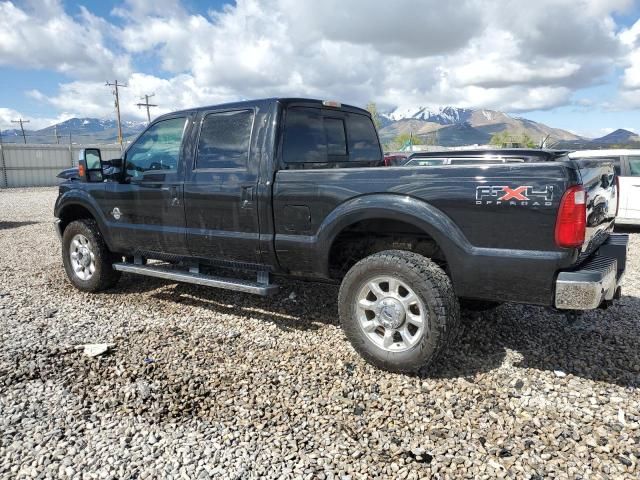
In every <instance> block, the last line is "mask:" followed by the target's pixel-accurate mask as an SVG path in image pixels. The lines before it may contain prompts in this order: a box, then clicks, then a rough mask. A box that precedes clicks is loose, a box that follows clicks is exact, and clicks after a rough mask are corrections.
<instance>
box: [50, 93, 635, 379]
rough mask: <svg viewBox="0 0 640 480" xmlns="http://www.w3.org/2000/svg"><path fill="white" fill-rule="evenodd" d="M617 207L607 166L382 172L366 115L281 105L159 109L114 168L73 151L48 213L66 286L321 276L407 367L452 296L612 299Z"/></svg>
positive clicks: (350, 321) (268, 282) (619, 249)
mask: <svg viewBox="0 0 640 480" xmlns="http://www.w3.org/2000/svg"><path fill="white" fill-rule="evenodd" d="M616 209H617V182H616V177H615V174H614V169H613V166H612V165H611V164H609V163H606V162H591V161H589V160H570V159H568V158H567V157H560V158H556V159H553V160H552V161H529V162H521V163H500V164H487V163H486V162H485V163H482V162H480V163H478V164H473V163H471V164H469V163H465V164H463V165H442V166H429V167H421V166H416V167H412V166H402V167H383V156H382V150H381V148H380V143H379V140H378V136H377V133H376V130H375V127H374V125H373V122H372V120H371V117H370V115H369V114H368V113H367V112H366V111H365V110H362V109H359V108H355V107H351V106H347V105H341V104H339V103H337V102H327V101H324V102H323V101H319V100H307V99H285V98H279V99H266V100H256V101H247V102H240V103H232V104H227V105H219V106H212V107H206V108H196V109H192V110H185V111H181V112H175V113H171V114H168V115H164V116H162V117H160V118H158V119H156V120H155V121H153V122H152V123H151V124H150V125H149V126H148V128H147V129H146V130H145V131H144V132H143V133H142V134H141V135H140V136H139V137H138V138H137V139H136V140H135V141H134V142H133V143H132V144H131V145H130V146H129V147H128V148H127V149H126V151H125V152H124V154H123V158H122V159H120V160H111V161H102V160H101V158H100V152H99V150H95V149H87V150H85V151H84V152H83V154H82V158H81V160H80V162H79V180H73V179H70V180H67V181H65V182H63V183H62V184H61V185H60V192H59V197H58V199H57V201H56V205H55V216H56V217H57V222H56V226H57V231H58V233H59V235H60V237H61V239H62V259H63V263H64V267H65V269H66V273H67V276H68V277H69V280H70V281H71V282H72V283H73V284H74V285H75V286H76V287H77V288H79V289H81V290H85V291H90V292H95V291H99V290H103V289H106V288H109V287H111V286H113V285H114V284H115V282H117V280H118V278H119V275H120V274H121V272H130V273H136V274H142V275H150V276H154V277H160V278H166V279H170V280H173V281H183V282H191V283H197V284H201V285H209V286H213V287H220V288H227V289H233V290H237V291H242V292H250V293H256V294H260V295H267V294H270V293H272V292H274V291H275V290H276V289H277V285H276V284H274V283H273V278H274V277H276V278H277V277H278V276H287V277H296V278H301V279H306V280H314V281H321V282H336V283H340V284H341V286H340V293H339V298H338V310H339V314H340V319H341V323H342V326H343V329H344V332H345V334H346V336H347V337H348V339H349V340H350V341H351V342H352V344H353V346H354V347H355V349H356V350H357V351H358V352H359V353H360V354H361V355H363V356H364V357H365V358H366V359H367V360H368V361H370V362H372V363H373V364H375V365H378V366H380V367H382V368H385V369H388V370H392V371H413V370H417V369H419V368H421V367H423V366H425V365H428V364H429V363H430V362H431V361H432V360H433V359H434V358H435V356H436V355H437V354H438V352H440V351H441V350H442V348H443V347H444V346H445V345H446V344H447V342H449V341H450V339H451V338H452V335H453V334H454V333H455V332H456V328H457V325H458V323H459V317H460V303H461V302H469V303H472V302H496V303H497V302H519V303H527V304H536V305H546V306H549V307H554V308H557V309H560V310H566V311H579V310H586V309H594V308H598V307H603V306H607V305H608V304H609V303H610V302H612V301H613V300H614V299H615V298H618V297H619V295H620V287H619V283H620V280H621V277H622V275H623V273H624V269H625V262H626V253H627V240H628V239H627V237H626V236H625V235H613V234H612V228H613V220H614V217H615V214H616ZM148 260H151V261H148ZM221 272H226V273H221ZM250 275H253V278H251V277H250ZM309 288H313V287H312V286H311V285H310V286H309Z"/></svg>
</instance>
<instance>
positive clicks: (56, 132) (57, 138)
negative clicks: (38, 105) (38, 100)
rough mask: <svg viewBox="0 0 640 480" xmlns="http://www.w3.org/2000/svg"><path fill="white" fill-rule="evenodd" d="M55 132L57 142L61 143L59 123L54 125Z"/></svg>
mask: <svg viewBox="0 0 640 480" xmlns="http://www.w3.org/2000/svg"><path fill="white" fill-rule="evenodd" d="M53 134H54V135H55V137H56V143H60V137H59V136H58V124H57V123H56V124H55V125H54V126H53Z"/></svg>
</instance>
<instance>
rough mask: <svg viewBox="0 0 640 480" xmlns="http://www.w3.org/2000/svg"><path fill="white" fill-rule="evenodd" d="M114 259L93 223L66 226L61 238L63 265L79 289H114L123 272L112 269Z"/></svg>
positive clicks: (92, 221) (91, 290)
mask: <svg viewBox="0 0 640 480" xmlns="http://www.w3.org/2000/svg"><path fill="white" fill-rule="evenodd" d="M114 259H115V257H114V255H113V254H112V253H111V252H110V251H109V249H108V248H107V245H106V244H105V243H104V239H103V238H102V235H101V234H100V230H98V225H97V224H96V222H95V221H94V220H90V219H81V220H76V221H75V222H71V223H70V224H69V225H67V228H65V230H64V234H63V235H62V262H63V264H64V269H65V271H66V273H67V277H68V278H69V280H70V281H71V283H73V285H74V286H75V287H76V288H78V289H79V290H83V291H85V292H99V291H100V290H106V289H107V288H110V287H112V286H114V285H115V284H116V283H117V282H118V280H119V279H120V272H118V271H116V270H114V269H113V262H114Z"/></svg>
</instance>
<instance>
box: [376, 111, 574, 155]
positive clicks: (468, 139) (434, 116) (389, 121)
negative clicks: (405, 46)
mask: <svg viewBox="0 0 640 480" xmlns="http://www.w3.org/2000/svg"><path fill="white" fill-rule="evenodd" d="M451 126H458V128H456V129H453V130H449V131H445V129H447V128H450V127H451ZM461 126H463V127H461ZM506 131H508V132H512V133H514V134H516V135H522V134H526V135H528V136H529V137H531V138H532V139H534V141H541V140H543V139H545V138H547V137H548V140H549V141H551V142H554V141H560V140H565V141H576V140H580V141H582V140H583V139H582V138H581V137H579V136H577V135H574V134H573V133H571V132H568V131H566V130H562V129H559V128H553V127H549V126H547V125H545V124H543V123H539V122H534V121H533V120H528V119H526V118H521V117H512V116H510V115H508V114H506V113H504V112H499V111H495V110H486V109H482V110H472V109H468V108H456V107H443V108H440V109H439V110H438V111H435V112H434V111H431V110H429V109H427V108H424V107H415V108H405V109H397V110H395V111H393V112H391V113H388V114H384V115H382V128H381V129H380V137H381V139H382V141H383V142H389V141H391V140H392V139H393V138H395V137H396V136H397V135H399V134H401V133H410V132H412V133H413V134H415V135H418V136H419V137H421V138H425V139H429V141H430V143H434V142H435V143H437V144H439V145H443V146H455V145H473V144H476V143H487V142H489V140H490V139H491V137H492V136H493V135H495V134H496V133H501V132H506ZM447 142H451V143H447Z"/></svg>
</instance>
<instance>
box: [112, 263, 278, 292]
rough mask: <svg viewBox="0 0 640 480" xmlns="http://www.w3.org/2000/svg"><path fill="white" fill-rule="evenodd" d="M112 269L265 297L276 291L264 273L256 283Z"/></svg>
mask: <svg viewBox="0 0 640 480" xmlns="http://www.w3.org/2000/svg"><path fill="white" fill-rule="evenodd" d="M113 268H114V269H115V270H119V271H121V272H128V273H137V274H138V275H146V276H148V277H156V278H164V279H166V280H174V281H176V282H184V283H194V284H196V285H204V286H207V287H215V288H224V289H226V290H234V291H236V292H244V293H253V294H256V295H262V296H267V295H271V294H273V293H275V292H277V291H278V285H275V284H273V283H268V278H269V276H268V275H265V274H264V273H265V272H259V273H258V280H259V281H257V282H251V281H248V280H240V279H237V278H224V277H214V276H212V275H204V274H202V273H197V272H184V271H177V270H173V269H169V268H163V267H155V266H150V265H136V264H133V263H114V264H113Z"/></svg>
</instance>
